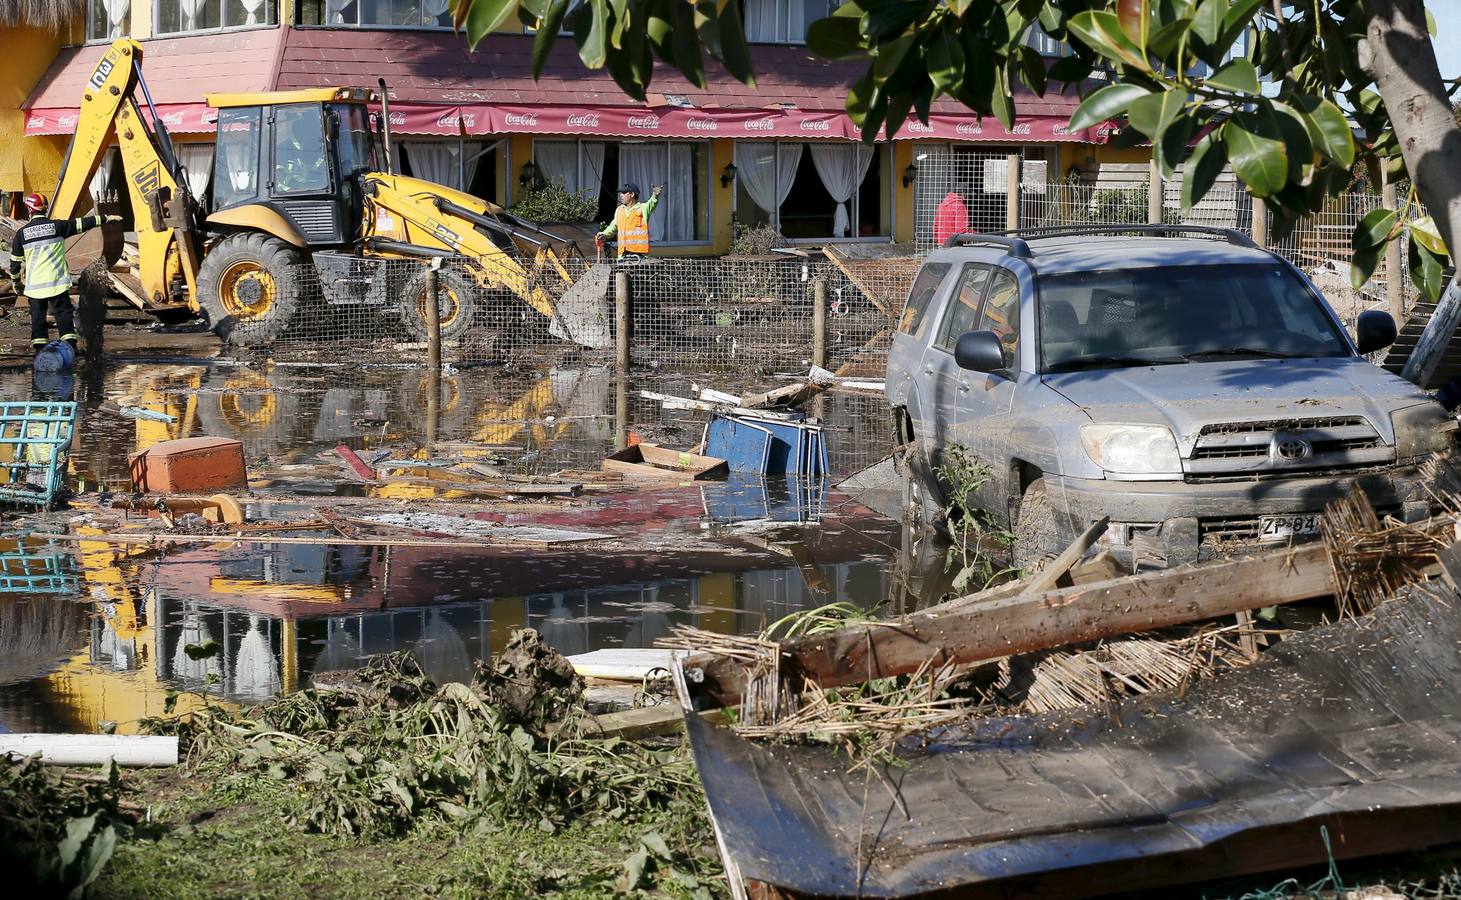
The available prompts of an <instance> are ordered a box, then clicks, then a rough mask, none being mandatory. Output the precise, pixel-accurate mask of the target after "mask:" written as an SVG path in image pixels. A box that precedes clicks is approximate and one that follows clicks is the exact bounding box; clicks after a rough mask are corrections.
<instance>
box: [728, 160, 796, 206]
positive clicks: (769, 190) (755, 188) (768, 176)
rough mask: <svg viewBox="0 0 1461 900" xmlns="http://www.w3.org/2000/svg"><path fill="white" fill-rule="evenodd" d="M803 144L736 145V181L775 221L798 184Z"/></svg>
mask: <svg viewBox="0 0 1461 900" xmlns="http://www.w3.org/2000/svg"><path fill="white" fill-rule="evenodd" d="M801 161H802V145H801V144H775V143H771V142H769V141H739V142H737V143H736V179H737V180H738V181H740V183H741V185H742V186H743V187H745V189H746V193H747V194H750V195H751V199H752V200H753V201H755V203H756V205H757V206H759V207H761V209H763V210H765V211H766V212H768V213H770V214H771V215H772V217H773V218H774V217H775V216H776V214H777V210H779V209H781V204H782V203H783V202H785V200H786V195H787V194H789V193H791V185H792V183H793V182H794V181H796V167H797V166H799V165H801Z"/></svg>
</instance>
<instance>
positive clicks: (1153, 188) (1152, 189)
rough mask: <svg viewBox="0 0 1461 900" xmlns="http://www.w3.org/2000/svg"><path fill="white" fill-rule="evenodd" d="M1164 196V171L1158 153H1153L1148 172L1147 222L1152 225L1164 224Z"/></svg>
mask: <svg viewBox="0 0 1461 900" xmlns="http://www.w3.org/2000/svg"><path fill="white" fill-rule="evenodd" d="M1166 199H1167V198H1166V197H1164V196H1163V195H1162V169H1161V166H1158V165H1157V154H1156V151H1155V150H1153V151H1152V162H1151V167H1150V168H1149V169H1148V170H1147V181H1146V220H1147V223H1148V224H1150V225H1160V224H1162V207H1163V206H1164V205H1166V202H1165V201H1166Z"/></svg>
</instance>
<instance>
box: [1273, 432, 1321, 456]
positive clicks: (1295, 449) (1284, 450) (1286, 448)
mask: <svg viewBox="0 0 1461 900" xmlns="http://www.w3.org/2000/svg"><path fill="white" fill-rule="evenodd" d="M1313 452H1314V447H1313V445H1312V444H1310V443H1309V442H1308V441H1301V440H1299V439H1298V438H1296V437H1283V436H1279V437H1275V438H1274V439H1273V456H1274V458H1275V459H1281V460H1285V461H1292V460H1296V459H1308V458H1309V457H1310V456H1311V455H1312V454H1313Z"/></svg>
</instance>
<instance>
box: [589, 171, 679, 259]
mask: <svg viewBox="0 0 1461 900" xmlns="http://www.w3.org/2000/svg"><path fill="white" fill-rule="evenodd" d="M661 190H662V188H661V187H660V186H659V185H655V186H654V190H653V191H651V192H650V195H649V199H648V200H646V201H644V202H643V203H640V202H639V185H637V184H634V183H633V182H629V183H627V184H625V185H624V186H622V187H620V188H619V208H618V209H616V210H614V221H612V222H610V223H609V227H608V228H605V229H604V230H603V231H600V232H599V233H598V234H597V235H595V236H594V244H595V245H596V246H597V247H598V248H599V249H600V250H602V249H604V245H605V244H606V243H607V242H608V239H609V238H611V237H614V236H616V235H617V236H618V238H619V258H620V259H624V258H625V257H630V258H638V257H644V256H648V255H649V217H650V214H651V213H653V212H654V208H655V207H656V206H658V205H659V194H660V191H661Z"/></svg>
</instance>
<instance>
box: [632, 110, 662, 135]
mask: <svg viewBox="0 0 1461 900" xmlns="http://www.w3.org/2000/svg"><path fill="white" fill-rule="evenodd" d="M625 124H627V125H628V126H629V127H630V128H646V129H649V130H650V131H657V130H658V129H659V116H656V115H654V114H652V113H651V114H650V115H647V116H630V117H629V121H628V122H626V123H625Z"/></svg>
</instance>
